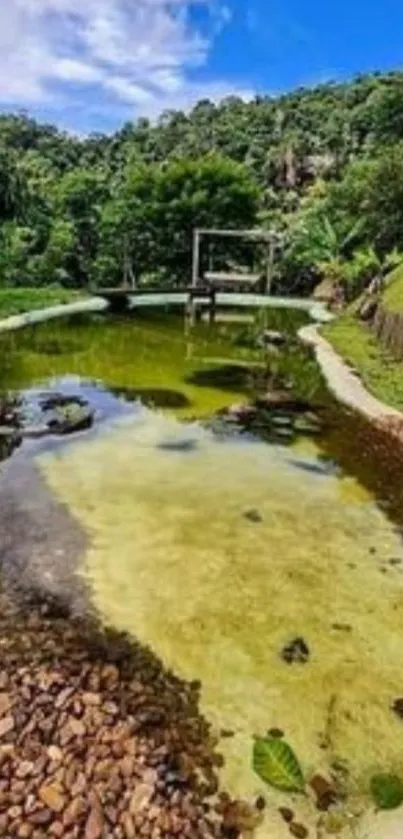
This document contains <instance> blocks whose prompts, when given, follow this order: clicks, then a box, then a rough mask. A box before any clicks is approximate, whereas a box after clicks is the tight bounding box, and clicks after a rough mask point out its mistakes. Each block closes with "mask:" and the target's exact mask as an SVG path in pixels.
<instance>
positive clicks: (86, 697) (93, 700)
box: [82, 692, 101, 706]
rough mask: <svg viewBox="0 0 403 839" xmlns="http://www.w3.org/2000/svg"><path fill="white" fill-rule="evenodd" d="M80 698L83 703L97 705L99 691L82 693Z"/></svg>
mask: <svg viewBox="0 0 403 839" xmlns="http://www.w3.org/2000/svg"><path fill="white" fill-rule="evenodd" d="M82 700H83V702H84V705H90V706H97V705H100V704H101V697H100V695H99V693H90V692H88V693H83V696H82Z"/></svg>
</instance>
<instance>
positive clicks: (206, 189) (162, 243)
mask: <svg viewBox="0 0 403 839" xmlns="http://www.w3.org/2000/svg"><path fill="white" fill-rule="evenodd" d="M257 210H258V189H257V186H256V184H255V183H254V182H253V180H252V179H251V177H250V176H249V175H248V173H247V171H246V170H245V169H244V168H243V167H242V166H240V165H239V164H236V163H234V162H233V161H231V160H227V159H225V158H221V157H219V156H217V155H212V156H207V157H205V158H202V159H201V160H195V161H192V160H180V161H173V162H172V163H169V164H168V165H167V166H155V165H154V166H149V167H140V168H135V169H130V170H128V172H127V173H126V177H125V179H124V181H123V182H122V184H121V186H120V188H119V190H118V193H117V195H116V196H115V197H114V198H112V199H111V200H110V201H109V202H108V203H107V204H106V205H105V207H104V210H103V213H102V217H101V247H100V249H99V253H98V258H97V260H96V263H95V275H96V276H99V278H100V279H101V281H104V278H105V276H106V275H108V276H109V277H110V278H111V279H112V280H113V281H114V282H115V283H116V282H119V280H120V282H121V281H122V280H123V279H126V280H127V279H130V278H138V277H139V276H140V275H141V274H142V273H148V272H153V273H155V272H157V273H159V274H160V275H162V276H164V277H165V278H167V279H169V280H171V281H172V282H178V283H180V284H183V283H187V282H190V277H191V261H192V242H193V230H194V228H195V227H243V226H246V227H250V226H251V225H253V224H254V223H255V221H256V216H257ZM113 264H114V265H115V268H114V270H113V271H112V274H111V269H112V267H113Z"/></svg>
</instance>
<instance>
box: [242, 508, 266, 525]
mask: <svg viewBox="0 0 403 839" xmlns="http://www.w3.org/2000/svg"><path fill="white" fill-rule="evenodd" d="M243 515H244V518H245V519H247V520H248V521H251V522H253V524H260V523H261V522H262V521H263V516H262V514H261V513H260V512H259V510H256V508H254V507H253V508H252V509H250V510H246V511H245V512H244V514H243Z"/></svg>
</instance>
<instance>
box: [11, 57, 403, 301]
mask: <svg viewBox="0 0 403 839" xmlns="http://www.w3.org/2000/svg"><path fill="white" fill-rule="evenodd" d="M256 224H260V225H263V226H267V227H271V228H274V229H275V230H276V231H277V232H278V234H279V236H280V239H279V241H281V247H280V248H279V251H278V253H277V261H276V266H277V267H276V283H277V287H278V288H279V289H280V290H282V291H285V292H292V293H294V292H295V293H301V292H304V291H310V290H311V289H312V288H313V287H314V285H315V284H316V283H317V282H318V281H319V280H320V279H322V278H323V277H330V278H331V279H335V280H341V281H342V282H343V283H344V284H345V288H346V293H347V295H348V296H353V295H354V294H355V293H356V291H357V290H359V289H360V288H362V287H363V285H365V283H366V282H367V280H368V278H369V277H371V276H372V275H373V274H374V273H375V272H377V271H379V270H381V269H382V267H383V266H384V265H385V263H386V264H389V265H392V264H394V263H395V262H396V260H398V259H399V256H400V255H399V252H400V251H401V250H402V251H403V74H402V73H399V72H395V73H390V74H374V75H369V76H361V77H358V78H356V79H354V80H352V81H351V82H349V83H345V84H336V83H329V84H324V85H320V86H318V87H316V88H314V89H298V90H296V91H294V92H292V93H289V94H287V95H282V96H279V97H277V98H274V97H258V98H256V99H255V100H254V101H252V102H248V103H245V102H243V101H242V100H240V99H237V98H234V97H232V98H228V99H226V100H224V101H223V102H222V103H220V104H218V105H215V104H213V103H212V102H209V101H202V102H199V103H198V105H197V106H196V107H195V108H194V109H193V110H192V111H191V112H190V113H189V114H184V113H182V112H176V111H175V112H167V113H164V114H162V116H161V117H160V118H159V120H158V122H157V123H156V124H152V123H150V122H149V121H148V120H146V119H140V120H138V121H137V122H136V123H128V124H126V125H124V126H123V127H122V129H121V130H119V131H117V132H116V133H115V134H113V135H111V136H103V135H92V136H90V137H88V138H86V139H80V138H75V137H73V136H70V135H67V134H65V133H62V132H60V131H58V129H57V128H55V127H54V126H50V125H40V124H38V123H37V122H35V121H34V120H33V119H30V118H29V117H27V116H23V115H4V116H2V117H0V283H1V284H2V285H3V286H18V285H22V284H23V285H27V284H28V285H33V286H44V285H47V284H49V283H59V284H61V285H63V286H66V287H87V286H88V285H89V284H91V283H95V284H107V285H113V284H118V283H121V282H122V281H123V280H125V281H133V280H134V279H137V280H138V279H139V278H140V279H141V281H142V282H144V283H158V282H164V283H167V282H168V283H171V284H172V285H174V284H178V283H182V282H184V281H185V282H187V281H188V280H189V276H190V263H191V240H192V230H193V227H194V226H195V225H211V226H218V227H219V226H226V227H229V226H235V227H238V226H247V227H250V226H253V225H256ZM229 250H231V249H229ZM213 257H214V259H215V264H217V266H218V267H221V266H225V265H226V264H228V260H229V259H231V260H232V262H233V263H235V264H241V265H244V266H250V265H251V264H252V259H253V254H252V251H251V249H250V247H246V246H245V247H236V248H234V249H232V250H231V253H229V251H228V249H225V250H224V249H223V248H222V247H221V246H220V247H217V248H216V250H215V252H214V254H211V253H210V254H205V255H204V257H203V258H205V259H207V258H209V259H210V258H213ZM262 258H263V256H262V254H261V253H259V250H258V251H257V261H258V262H259V260H261V259H262Z"/></svg>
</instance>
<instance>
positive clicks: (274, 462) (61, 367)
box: [1, 319, 403, 837]
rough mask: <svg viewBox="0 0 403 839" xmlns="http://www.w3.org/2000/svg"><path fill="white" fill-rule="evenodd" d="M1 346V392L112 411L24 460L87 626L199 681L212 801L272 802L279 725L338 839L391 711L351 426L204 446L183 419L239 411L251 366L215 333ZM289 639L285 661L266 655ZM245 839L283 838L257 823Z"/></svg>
mask: <svg viewBox="0 0 403 839" xmlns="http://www.w3.org/2000/svg"><path fill="white" fill-rule="evenodd" d="M1 345H2V358H3V359H6V362H5V364H4V367H3V372H2V387H3V389H7V390H13V389H15V390H17V391H20V392H21V393H25V394H27V393H29V392H32V391H35V389H36V390H37V389H49V388H50V387H52V388H56V389H57V388H63V387H65V386H66V382H67V383H68V385H69V387H73V388H76V389H77V388H78V389H80V388H84V389H85V388H87V391H86V392H88V393H89V394H92V395H93V394H94V393H99V392H101V393H103V392H104V391H106V392H107V393H108V394H109V395H111V394H112V396H113V397H114V398H116V396H117V397H118V398H117V400H116V401H117V402H118V403H119V405H121V403H122V398H123V403H124V406H125V410H124V411H117V412H116V414H114V413H113V411H111V413H110V415H108V416H109V422H107V423H105V424H104V425H100V426H99V428H98V429H97V431H96V433H95V434H94V433H90V434H89V435H87V436H85V435H84V436H83V437H81V438H80V439H78V440H77V441H76V442H70V443H69V444H68V445H66V446H63V447H59V448H57V449H56V450H55V451H50V452H45V453H42V454H40V455H37V456H36V460H37V463H38V465H39V467H40V469H41V472H42V474H43V475H44V476H45V478H46V481H47V484H48V486H49V487H50V488H51V490H52V491H53V492H54V493H55V495H56V496H57V498H58V499H60V501H62V502H63V504H66V505H67V506H68V508H69V510H70V511H71V512H72V513H73V515H74V517H75V518H76V519H77V521H78V522H80V524H81V525H82V526H83V527H84V529H85V532H86V533H87V534H88V536H89V547H88V550H87V551H86V554H85V556H83V557H82V564H81V570H80V573H81V574H82V576H83V578H84V579H85V581H86V582H87V583H88V585H89V590H90V591H91V596H92V598H93V602H94V605H95V606H96V608H97V610H98V612H99V614H100V615H101V616H102V618H103V620H104V621H105V622H106V623H108V624H110V625H112V626H114V627H115V628H117V629H119V630H125V631H129V632H130V633H132V634H133V635H135V636H136V637H137V638H138V639H139V640H140V641H141V642H142V643H144V644H146V645H149V646H150V647H151V648H152V649H153V651H154V652H155V653H156V654H157V655H158V656H159V657H160V658H161V659H162V660H163V661H164V663H165V664H166V665H167V666H168V667H170V668H172V670H173V671H174V672H175V673H177V674H178V675H180V676H183V677H185V678H187V679H189V680H193V679H198V680H200V681H201V684H202V694H201V696H202V708H203V710H204V712H205V714H206V716H207V718H208V719H209V721H210V722H211V723H212V725H213V729H214V731H215V732H216V733H217V735H219V733H220V731H222V730H223V729H225V730H227V731H228V730H229V731H230V732H231V734H232V736H231V737H228V738H225V739H222V741H221V743H220V749H221V751H222V752H223V754H224V757H225V765H224V768H223V770H222V777H223V782H224V785H226V786H227V787H228V789H229V790H230V791H231V792H232V793H235V794H237V795H241V796H242V797H246V798H248V799H250V798H253V797H254V796H257V795H259V794H262V793H263V794H264V795H265V796H266V797H267V798H268V800H269V804H270V805H273V808H275V807H277V806H278V805H279V804H287V803H288V804H289V796H285V795H281V794H279V793H275V792H274V791H272V790H270V789H269V788H267V787H265V786H264V784H262V782H261V781H260V780H259V778H258V777H257V776H256V775H255V774H254V772H253V770H252V766H251V752H252V743H253V737H254V735H257V734H260V735H264V734H265V732H266V731H267V730H268V729H270V728H273V727H276V728H280V729H281V730H282V731H284V732H285V735H286V739H287V741H288V742H289V743H291V744H292V746H293V748H294V749H295V751H296V753H297V755H298V757H299V760H300V762H301V764H302V766H303V768H304V771H305V773H306V775H307V777H309V776H310V775H313V774H315V773H316V772H324V773H326V774H327V775H329V774H330V775H331V774H332V773H334V772H336V773H337V772H338V771H340V767H342V776H343V784H344V785H345V790H346V793H347V795H348V799H347V800H348V804H347V805H345V810H344V811H343V817H344V816H345V824H346V830H347V829H349V828H348V824H349V819H350V817H351V819H352V822H351V824H352V825H353V827H352V828H351V830H353V829H354V830H355V821H354V818H355V816H357V815H358V814H359V813H360V812H361V810H362V808H365V806H367V804H368V796H367V789H368V785H369V780H370V777H371V774H372V773H373V772H376V771H378V772H379V771H392V772H396V773H397V774H400V775H401V776H402V777H403V750H402V738H403V728H402V726H403V723H402V721H401V720H399V719H398V717H397V716H396V715H395V714H394V713H393V712H392V711H391V704H392V702H393V700H394V699H395V698H396V697H398V696H401V695H402V694H403V682H402V674H401V639H402V632H403V548H402V541H401V536H400V531H399V528H398V527H397V526H396V525H397V521H396V514H395V513H396V509H395V507H393V505H392V507H393V509H392V507H391V509H389V507H390V503H389V502H390V499H389V501H388V499H386V501H387V502H388V504H389V507H388V509H387V511H386V510H385V506H387V505H386V504H385V497H386V496H384V495H382V496H380V494H379V492H380V488H382V487H385V486H386V485H387V483H388V481H387V476H386V477H385V478H382V476H381V475H380V474H377V473H376V469H375V471H374V468H375V467H374V466H373V467H372V470H371V469H368V468H367V469H364V470H363V469H362V468H361V467H360V465H359V463H360V460H361V455H362V449H361V448H360V443H359V435H360V433H363V434H364V426H363V425H362V424H361V423H360V422H359V421H358V420H356V419H355V418H354V417H349V416H348V415H346V414H345V413H344V412H342V411H341V410H339V409H338V408H337V406H334V405H331V404H329V418H330V420H331V422H330V427H329V432H328V433H327V434H325V435H324V437H323V439H322V438H318V440H314V439H308V438H306V437H299V438H296V440H295V441H294V443H293V444H292V445H288V446H284V445H278V444H271V445H269V444H267V443H265V442H263V441H261V440H258V439H255V438H252V437H249V436H247V435H245V436H243V437H240V438H239V437H234V438H232V437H228V438H224V439H220V438H217V437H216V436H215V435H214V434H212V433H211V432H210V431H208V430H207V429H206V428H205V427H204V426H203V424H201V423H200V422H199V421H198V419H199V418H200V417H205V416H207V415H209V414H211V413H212V412H214V411H216V410H219V409H220V408H223V407H224V406H226V405H229V404H230V403H231V402H234V401H235V400H237V401H239V400H240V399H245V393H246V392H248V389H249V388H250V379H249V378H248V375H247V371H246V366H245V365H247V364H252V365H258V364H259V363H260V362H261V361H262V358H261V356H260V354H259V352H257V351H250V350H247V349H246V348H243V345H242V342H241V341H237V340H234V332H233V330H232V329H231V328H230V327H229V326H225V327H222V328H221V329H220V330H217V331H216V333H213V334H212V333H211V332H208V330H206V329H204V328H201V329H200V331H199V332H195V333H193V334H192V336H190V338H189V336H187V337H186V336H185V335H184V334H183V329H182V324H181V323H180V322H179V321H177V320H172V321H168V322H166V321H161V320H156V321H155V320H154V321H140V322H136V321H134V320H133V321H131V320H118V319H117V320H113V319H111V320H103V319H99V320H95V321H94V320H91V321H88V320H75V321H74V322H71V323H64V322H63V323H62V322H61V323H58V324H57V325H55V324H52V325H47V326H41V327H38V328H35V329H32V330H29V331H28V330H27V331H26V332H24V333H19V334H14V335H13V336H8V337H5V338H2V339H1ZM301 361H303V363H304V364H307V365H308V364H309V360H308V359H307V358H305V356H303V354H302V353H301ZM278 363H280V362H278ZM231 364H232V365H234V364H235V368H233V369H232V372H233V375H232V377H231V376H230V375H229V372H228V371H229V370H231ZM293 364H294V370H295V359H294V360H293ZM223 370H224V371H227V375H223ZM220 371H221V372H220ZM200 383H201V384H200ZM300 386H301V383H300ZM304 386H306V382H305V385H304V382H302V389H303V387H304ZM311 386H312V381H311V379H310V387H311ZM317 388H318V392H321V393H322V390H321V384H320V381H319V377H318V380H317ZM144 394H147V395H148V397H149V398H148V397H147V398H146V399H144ZM150 394H151V396H150ZM164 394H165V395H164ZM173 394H175V395H176V396H175V397H174V396H173ZM142 395H143V399H142V401H141V398H142ZM136 396H137V397H139V399H140V401H139V402H135V403H132V407H130V400H131V399H133V398H136ZM94 398H95V397H94ZM97 404H98V403H97ZM108 404H109V403H108ZM150 404H152V405H154V406H155V407H154V408H151V407H150ZM133 405H134V406H135V407H133ZM103 408H104V409H105V401H102V399H101V400H100V402H99V408H98V410H99V411H100V412H101V413H102V409H103ZM364 438H365V435H364V437H363V439H364ZM353 439H355V446H353V448H354V451H355V455H354V456H353V455H352V454H351V451H352V442H351V441H352V440H353ZM184 440H185V441H186V443H187V445H186V446H185V447H183V446H182V443H183V441H184ZM343 440H344V441H345V448H346V451H348V452H349V454H348V456H347V457H346V455H345V454H343ZM176 443H178V445H176ZM381 471H382V470H381ZM385 491H386V490H385ZM251 510H253V511H257V512H258V517H257V520H253V518H255V517H253V516H252V519H251V516H250V515H248V513H250V511H251ZM295 638H303V639H304V641H305V643H306V644H307V646H308V648H309V658H308V661H307V662H306V663H305V664H301V663H293V664H289V663H287V662H285V661H284V659H283V657H282V655H281V652H282V650H283V649H284V647H285V646H286V645H287V644H289V643H290V642H291V641H292V640H293V639H295ZM337 767H339V769H338V768H337ZM292 806H293V807H295V809H296V811H297V812H298V814H299V816H300V818H302V820H305V823H307V824H310V825H312V826H313V825H316V824H317V822H318V818H319V820H320V818H321V817H318V814H317V813H316V812H315V811H314V808H313V804H312V802H311V801H310V800H309V799H305V798H300V799H296V800H295V801H294V802H293V805H292ZM323 818H324V817H323ZM276 819H277V821H276ZM402 819H403V817H402ZM273 820H274V821H273ZM273 824H274V828H273ZM273 830H274V832H273ZM315 830H316V827H315ZM258 835H259V836H261V837H266V836H276V837H277V836H278V837H282V836H286V835H288V831H287V830H286V828H285V826H284V825H282V823H281V820H280V819H279V818H278V816H277V815H276V810H275V809H271V808H270V807H269V811H268V814H267V822H265V823H264V825H263V826H262V827H261V828H260V829H259V833H258ZM312 835H315V834H312ZM317 835H319V834H317ZM320 835H322V834H320ZM346 835H347V834H346ZM348 835H356V836H360V834H358V833H351V834H350V833H348Z"/></svg>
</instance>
